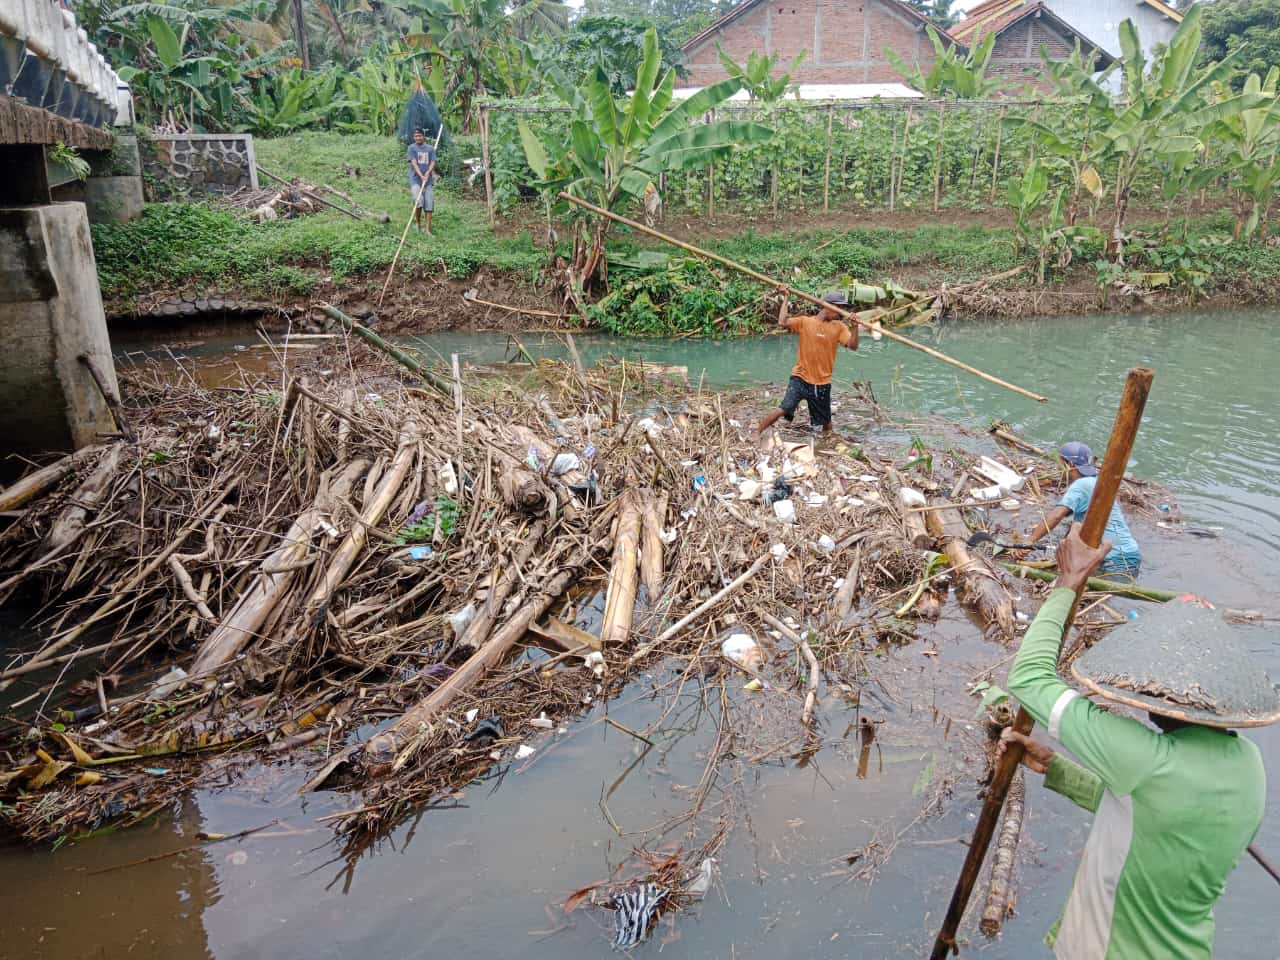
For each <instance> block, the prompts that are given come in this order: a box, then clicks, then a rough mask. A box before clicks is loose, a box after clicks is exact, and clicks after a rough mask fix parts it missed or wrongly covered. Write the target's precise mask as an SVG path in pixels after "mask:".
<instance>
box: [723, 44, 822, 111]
mask: <svg viewBox="0 0 1280 960" xmlns="http://www.w3.org/2000/svg"><path fill="white" fill-rule="evenodd" d="M716 50H718V51H719V54H720V64H721V66H723V67H724V70H725V73H727V74H728V75H729V76H730V77H736V78H737V79H739V80H741V81H742V86H743V89H745V90H746V91H747V96H749V97H750V98H751V99H752V100H759V101H761V102H763V103H772V102H774V101H776V100H781V99H782V98H783V97H785V96H786V95H787V94H788V93H790V92H791V91H792V89H794V88H793V86H792V84H791V75H792V74H793V73H795V72H796V69H797V68H798V67H799V66H800V64H802V63H804V58H805V57H807V56H808V55H809V51H808V50H801V51H800V55H799V56H797V57H796V58H795V59H794V60H792V61H791V65H790V66H788V67H787V68H786V69H785V70H783V71H782V73H780V74H778V76H776V77H775V76H774V75H773V72H774V70H776V69H777V67H778V61H779V60H780V58H781V56H782V55H781V54H780V53H772V54H768V55H766V54H762V53H760V52H759V51H758V50H752V51H751V52H750V53H749V54H747V62H746V63H738V62H737V61H736V60H734V59H733V58H732V57H731V56H729V54H727V53H725V50H724V47H722V46H721V45H720V41H719V40H717V41H716Z"/></svg>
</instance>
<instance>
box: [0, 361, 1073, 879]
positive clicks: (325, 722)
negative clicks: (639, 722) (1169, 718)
mask: <svg viewBox="0 0 1280 960" xmlns="http://www.w3.org/2000/svg"><path fill="white" fill-rule="evenodd" d="M373 339H374V340H375V341H376V337H374V338H373ZM574 355H575V356H576V354H574ZM405 363H408V364H412V365H413V366H414V367H415V369H412V370H410V369H406V367H405V366H404V364H405ZM335 370H337V371H345V372H343V373H340V374H336V373H335ZM122 382H123V390H122V392H123V393H124V399H125V409H124V411H123V415H124V416H127V418H128V421H129V423H130V424H131V429H132V431H133V433H134V435H135V440H134V442H126V441H125V440H123V439H118V440H114V441H109V442H104V443H102V444H100V445H97V446H94V447H90V448H86V449H84V450H81V451H79V452H78V453H76V454H74V455H72V456H69V457H66V458H63V459H62V460H59V461H57V462H55V463H53V464H52V465H50V466H48V467H45V468H43V469H41V470H38V471H36V472H34V473H32V474H30V475H29V476H28V477H27V478H25V479H24V480H21V481H19V482H17V483H15V484H14V485H12V486H11V487H9V488H7V489H5V490H3V491H0V513H3V514H4V515H5V516H6V517H7V518H8V520H9V523H8V526H7V527H6V528H4V529H3V530H2V531H0V556H3V558H4V560H3V568H2V569H0V605H7V606H9V607H12V608H15V609H23V610H25V611H27V612H30V611H31V610H33V609H34V610H36V611H37V612H36V613H35V614H34V615H33V616H32V617H31V619H30V623H31V624H32V627H33V633H32V637H33V639H32V642H31V643H30V644H29V645H28V646H27V648H26V649H25V650H22V651H20V652H16V653H15V652H13V651H10V656H9V657H8V660H7V662H6V663H3V664H0V688H3V689H4V690H5V691H6V692H5V693H4V694H3V696H4V698H5V702H6V703H7V705H8V707H7V710H6V716H5V718H4V721H3V722H4V723H5V727H4V728H0V735H2V736H3V741H4V749H5V751H6V753H4V754H3V757H4V759H5V761H6V762H5V766H4V768H3V769H2V770H0V797H2V798H3V799H4V802H5V803H6V805H7V806H8V808H9V809H8V810H6V813H7V816H6V817H5V818H3V821H2V822H3V824H4V827H5V828H6V829H8V830H10V831H13V832H15V833H17V834H18V835H20V836H22V837H25V838H27V839H28V840H32V841H47V840H53V839H55V838H57V837H63V836H72V835H82V834H84V833H86V832H89V831H92V830H95V829H98V828H102V827H105V826H108V825H111V826H116V825H127V824H130V823H135V822H138V821H140V820H142V819H144V818H146V817H148V816H150V815H151V814H153V813H155V812H156V811H158V810H161V809H164V808H165V807H166V806H167V805H168V804H170V803H171V802H172V801H173V800H174V799H175V798H177V797H178V796H180V795H181V794H182V793H183V792H184V791H187V790H189V789H191V787H192V786H193V785H195V784H197V783H199V782H200V781H201V779H202V778H207V777H212V776H215V775H217V773H218V772H219V770H221V769H222V768H223V767H224V766H225V764H227V763H229V762H230V755H232V754H236V753H242V752H245V751H260V752H263V753H264V754H265V755H268V756H281V755H289V756H290V757H292V758H293V759H295V760H296V761H297V762H299V763H302V764H305V765H306V766H307V768H308V773H309V780H308V783H307V785H306V789H315V788H318V787H320V786H322V785H323V786H325V787H327V788H338V789H345V790H348V791H350V792H351V793H352V795H353V801H354V802H353V803H352V805H351V806H350V808H349V809H348V810H347V811H346V812H344V813H341V814H338V815H333V816H331V817H330V818H329V819H330V820H331V821H332V822H333V823H334V824H335V826H336V827H337V829H338V830H339V831H340V832H341V833H342V834H344V835H345V836H346V837H347V838H348V841H349V843H350V844H351V847H352V849H353V850H355V849H359V848H360V847H361V846H362V845H363V844H364V843H367V842H368V841H369V840H370V839H372V838H374V837H377V836H379V835H380V834H381V833H382V832H383V831H385V830H386V829H387V828H389V827H390V826H392V825H394V824H395V823H397V822H399V821H400V820H401V819H403V818H404V817H405V816H406V815H408V814H409V813H410V812H411V811H413V810H415V809H420V808H421V807H422V806H423V805H424V804H428V803H430V802H431V801H433V800H434V799H438V798H440V797H443V796H447V794H448V793H449V791H451V790H452V789H455V788H457V787H459V786H462V785H463V784H465V783H467V782H468V781H470V780H472V779H474V778H475V777H476V776H479V775H482V774H483V773H484V772H485V771H487V770H488V769H490V768H491V767H493V766H494V765H495V764H505V763H508V762H511V761H513V760H517V759H524V758H526V757H528V756H529V755H531V754H532V753H533V752H536V751H537V750H538V749H540V745H539V744H540V740H539V738H540V737H545V736H550V734H548V733H546V730H547V728H548V727H551V726H553V725H558V724H560V723H562V722H564V721H568V720H571V719H572V718H574V717H575V716H577V715H579V714H580V713H581V712H582V711H583V710H584V709H587V708H588V706H589V705H590V704H592V703H593V702H596V701H598V700H601V699H607V698H609V697H611V696H613V695H615V694H616V693H618V692H619V691H620V690H621V689H622V687H623V686H624V685H625V684H626V683H627V682H628V681H629V680H631V679H633V678H634V677H635V676H637V675H638V673H639V672H640V671H642V670H646V669H649V668H651V667H652V666H653V665H655V664H657V663H658V662H659V661H663V662H668V663H674V664H676V669H677V677H684V678H686V679H688V678H693V679H696V681H697V682H699V683H701V682H703V681H705V679H706V677H707V676H709V675H713V674H716V673H717V672H718V673H719V674H720V675H721V676H722V677H730V678H734V681H735V682H738V683H739V684H740V685H741V684H742V683H747V684H752V683H755V684H759V686H758V687H755V688H751V687H749V688H748V689H763V690H768V691H771V692H770V695H769V697H768V698H762V699H761V700H760V701H759V702H760V703H762V704H763V703H767V704H768V705H769V706H768V707H767V709H768V710H771V711H773V713H772V714H771V715H770V716H769V717H768V718H767V722H758V723H756V727H757V728H758V729H759V730H760V731H761V737H762V738H764V739H762V741H761V743H759V744H757V745H756V747H755V748H753V749H752V750H751V751H750V752H746V753H744V752H743V751H742V750H739V751H738V752H739V754H740V756H739V757H738V762H743V759H742V758H743V757H744V756H754V757H759V758H764V757H769V756H777V755H779V751H780V750H785V749H787V748H788V745H790V744H797V743H799V744H803V743H805V742H806V741H807V740H809V739H811V738H812V737H813V731H814V730H815V729H817V728H818V727H820V726H821V724H822V723H823V718H822V716H821V713H822V711H821V709H820V708H819V707H818V702H819V693H820V688H821V686H822V684H823V682H824V680H825V681H826V682H829V683H839V684H841V685H842V688H843V687H844V686H847V687H848V688H849V689H851V690H856V689H857V688H859V687H860V685H861V684H864V683H867V682H870V681H871V680H872V679H873V678H872V675H871V670H870V669H869V667H868V666H867V661H866V659H865V658H864V656H863V654H864V652H865V651H867V650H868V649H871V648H872V647H874V646H876V645H879V644H881V643H884V642H890V641H891V642H898V643H901V642H904V641H908V640H910V639H911V637H912V636H913V634H914V631H915V629H916V625H917V624H918V623H920V622H921V621H922V620H929V619H933V618H936V617H938V616H939V614H940V613H941V611H942V609H943V606H944V604H945V603H946V597H947V594H948V591H949V589H950V588H951V587H952V586H954V588H955V593H956V595H957V597H958V599H959V601H960V603H961V604H962V605H964V607H965V608H966V609H967V610H968V611H970V613H971V616H972V617H973V619H974V620H975V621H976V623H977V624H978V625H980V626H981V627H982V629H983V630H984V632H985V633H986V634H987V636H989V637H990V638H992V639H994V640H998V641H1001V642H1008V641H1010V640H1012V639H1013V638H1014V637H1015V635H1016V632H1017V631H1018V630H1019V629H1021V627H1020V624H1019V619H1018V618H1017V617H1016V616H1015V609H1017V608H1018V607H1019V606H1020V608H1021V609H1024V610H1025V609H1028V603H1027V598H1028V597H1029V596H1032V595H1034V594H1035V593H1036V592H1037V591H1040V590H1042V589H1043V585H1042V584H1040V583H1039V581H1036V580H1022V579H1016V578H1014V577H1013V576H1012V575H1011V574H1010V572H1009V571H1008V570H1007V569H1005V568H1004V567H1002V566H1001V565H1000V564H999V563H995V562H992V561H991V560H990V559H989V558H987V557H985V556H982V555H980V554H979V552H978V551H976V550H974V549H973V548H971V547H969V546H968V545H967V544H966V538H967V536H968V526H967V524H966V520H965V516H964V514H963V513H962V510H963V509H964V508H963V504H964V503H965V502H966V497H967V496H968V494H966V493H965V491H966V490H967V489H968V488H969V487H970V486H972V485H973V484H974V483H985V482H986V481H984V480H981V479H980V478H976V474H974V475H971V474H969V473H968V470H969V467H970V465H971V464H970V461H969V460H966V459H963V458H958V455H955V454H954V453H953V452H947V453H943V452H942V451H933V452H932V454H928V455H926V454H925V451H923V450H921V449H914V450H912V451H911V452H910V453H909V454H906V453H904V452H903V451H902V450H882V451H879V452H876V451H872V450H870V449H867V448H853V447H847V446H846V445H845V444H844V443H836V444H828V445H822V444H818V443H815V442H814V440H813V438H806V437H803V436H799V437H797V436H794V435H793V436H792V437H790V438H779V439H775V440H774V442H773V444H772V445H771V446H769V447H767V448H765V449H761V448H760V447H758V446H757V445H756V444H755V443H754V442H753V441H752V439H751V437H750V435H749V432H748V430H747V428H746V424H747V422H748V420H747V418H748V417H750V416H751V415H752V412H753V411H751V409H750V408H746V409H743V404H744V403H745V401H744V400H743V398H741V397H739V398H734V397H727V396H726V395H723V394H722V395H720V396H719V397H717V396H708V395H706V394H703V393H701V392H700V391H698V390H694V389H690V388H689V387H687V386H685V385H683V384H679V385H677V384H673V383H672V382H671V381H669V380H662V379H655V377H654V371H653V370H652V369H651V368H649V367H648V366H647V365H645V364H627V363H621V362H620V363H618V364H611V365H607V366H605V367H601V368H596V369H594V370H590V371H588V370H584V369H583V368H582V367H581V366H580V365H577V364H574V365H568V364H565V365H560V364H548V363H546V362H543V363H541V364H537V365H532V366H531V367H530V373H529V374H528V375H524V376H521V377H520V379H519V386H515V385H513V383H512V382H511V381H508V380H498V379H492V378H487V377H481V376H477V375H474V374H472V373H468V375H467V377H466V382H465V383H464V378H463V376H462V372H461V371H460V369H459V368H458V366H457V364H456V360H455V365H454V367H453V369H452V370H449V369H447V368H446V369H441V368H440V367H435V368H434V369H432V370H427V369H426V368H425V367H424V366H423V365H422V364H421V363H420V362H418V361H414V360H413V359H412V358H408V357H404V356H403V355H401V364H399V365H398V364H395V363H393V362H391V361H390V360H388V358H387V356H386V355H385V353H383V352H379V351H378V350H376V349H374V348H373V347H369V346H366V345H365V344H364V343H363V342H361V341H360V340H356V339H352V340H350V341H349V342H348V341H338V342H337V343H336V344H335V345H334V346H332V347H330V348H327V350H326V352H324V353H323V354H316V353H310V354H308V355H307V357H306V362H305V365H298V364H293V363H289V364H284V363H282V364H281V369H280V373H279V378H278V379H274V380H271V381H267V380H264V379H262V377H261V376H260V375H257V374H253V375H251V374H248V373H245V374H244V375H243V378H242V382H241V385H240V386H238V387H232V388H227V387H222V388H218V389H213V390H210V389H205V388H202V387H200V386H199V385H198V384H197V383H196V381H195V380H193V379H191V378H188V377H184V378H182V379H174V378H173V377H172V375H171V374H170V375H167V376H161V375H159V374H158V373H157V372H156V371H155V370H154V369H152V368H147V367H142V368H135V369H134V370H133V371H131V372H126V373H125V374H124V376H123V377H122ZM726 399H728V401H729V403H728V406H729V409H726V404H725V400H726ZM735 414H736V416H737V417H740V418H742V419H741V420H739V419H735ZM976 459H977V458H972V460H974V461H976ZM1008 459H1009V460H1010V463H1012V464H1013V468H1014V469H1016V470H1017V471H1019V472H1020V473H1021V474H1024V475H1026V474H1028V473H1029V475H1028V476H1027V480H1028V485H1027V487H1026V488H1025V492H1024V493H1022V494H1020V496H1023V497H1024V498H1027V500H1028V502H1034V501H1035V499H1036V498H1037V496H1038V492H1037V491H1038V488H1036V487H1035V486H1034V485H1035V482H1036V480H1035V476H1036V473H1037V472H1040V473H1042V474H1043V473H1044V471H1045V469H1046V465H1045V464H1043V463H1042V462H1039V461H1037V460H1034V459H1032V458H1029V457H1020V458H1008ZM1049 472H1050V473H1051V472H1052V470H1051V469H1050V470H1049ZM1045 478H1046V479H1047V476H1046V477H1045ZM943 554H945V556H943ZM1087 614H1088V611H1086V618H1087ZM726 636H728V637H729V639H732V640H733V643H734V644H736V646H733V645H727V641H726ZM743 636H745V637H746V640H745V641H744V640H742V639H741V637H743ZM818 637H820V638H821V642H820V643H818V642H816V639H815V638H818ZM734 638H738V639H734ZM748 641H749V642H748ZM679 682H680V683H683V682H684V681H683V680H680V681H679ZM721 683H722V684H723V680H722V681H721ZM722 690H723V686H722ZM750 726H751V724H750V723H749V722H748V721H745V720H744V721H743V729H744V730H745V729H748V728H749V727H750ZM628 732H631V731H628ZM637 735H638V736H639V737H640V738H641V739H644V738H645V734H644V733H643V732H639V733H638V734H637ZM742 735H743V734H742V733H739V737H741V736H742ZM765 740H767V741H768V742H765ZM739 746H741V744H739ZM713 753H715V754H716V756H714V757H713V758H712V759H711V760H709V772H708V775H707V778H706V780H705V782H704V784H703V785H701V786H700V787H699V792H698V798H699V799H698V800H697V808H698V811H699V812H702V811H703V810H704V805H707V801H708V796H709V794H710V791H711V783H713V782H714V779H715V778H714V766H715V765H716V764H718V763H719V762H720V759H721V758H720V755H719V752H716V751H713ZM727 753H728V752H727V751H726V755H727ZM707 809H709V806H707ZM718 816H719V820H718V821H717V824H716V826H715V827H714V829H711V830H710V831H709V832H706V833H705V834H704V835H703V840H704V841H705V842H703V844H702V846H701V847H699V848H698V849H696V850H691V852H690V854H689V857H690V858H691V859H689V858H686V859H685V860H684V861H682V864H683V865H682V866H681V868H680V869H681V870H684V871H685V872H686V873H688V874H689V877H690V878H691V877H693V874H694V873H696V871H697V870H698V869H699V868H700V865H701V864H702V863H704V861H705V859H706V857H707V856H709V852H710V851H711V850H712V849H713V848H714V846H715V844H717V843H719V842H720V841H721V840H722V839H723V837H724V835H725V833H726V832H727V830H728V828H729V825H728V823H727V813H725V811H723V810H721V811H720V813H719V814H718ZM662 862H663V863H664V864H665V866H664V868H663V869H664V870H665V871H666V872H667V873H668V874H669V873H671V870H672V867H671V865H670V863H669V862H668V860H667V859H663V860H662ZM676 872H677V873H678V872H679V871H676ZM686 879H688V878H686Z"/></svg>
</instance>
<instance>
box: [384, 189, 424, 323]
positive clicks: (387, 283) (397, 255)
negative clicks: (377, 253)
mask: <svg viewBox="0 0 1280 960" xmlns="http://www.w3.org/2000/svg"><path fill="white" fill-rule="evenodd" d="M425 189H427V179H426V177H423V178H422V184H421V186H419V187H418V192H417V194H415V195H414V198H413V208H412V209H411V210H410V211H409V219H408V220H407V221H406V222H405V225H404V233H402V234H400V243H399V245H398V246H397V247H396V253H395V256H393V257H392V258H391V266H389V267H388V268H387V279H386V281H385V282H384V283H383V284H382V292H381V293H380V294H378V306H379V307H381V306H382V301H383V300H385V299H386V296H387V288H388V287H390V286H391V278H392V277H394V276H395V274H396V264H397V263H398V262H399V261H400V251H401V250H403V249H404V242H405V241H406V240H408V239H409V228H410V227H412V226H413V217H414V214H416V213H417V212H418V204H419V203H421V202H422V191H423V190H425Z"/></svg>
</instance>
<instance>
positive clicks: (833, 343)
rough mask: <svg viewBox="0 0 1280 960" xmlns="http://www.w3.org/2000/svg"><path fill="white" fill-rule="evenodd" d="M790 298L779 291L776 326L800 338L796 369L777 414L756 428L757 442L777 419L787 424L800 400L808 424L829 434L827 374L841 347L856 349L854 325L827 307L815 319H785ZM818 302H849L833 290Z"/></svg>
mask: <svg viewBox="0 0 1280 960" xmlns="http://www.w3.org/2000/svg"><path fill="white" fill-rule="evenodd" d="M790 294H791V290H790V288H788V287H783V288H782V307H781V308H780V309H779V310H778V326H780V327H782V328H783V329H784V330H790V331H791V332H792V333H794V334H796V335H797V336H799V337H800V342H799V344H798V350H797V357H796V365H795V366H794V367H793V368H792V370H791V380H790V382H789V383H788V384H787V392H786V394H785V395H784V396H783V398H782V403H780V404H778V409H777V410H773V411H770V412H769V413H767V414H765V417H764V419H763V420H761V421H760V424H759V426H757V427H756V437H757V439H758V438H759V437H761V436H763V435H764V432H765V431H766V430H768V429H769V428H770V427H771V426H773V425H774V424H775V423H777V422H778V419H779V418H780V417H786V418H787V420H788V421H790V420H791V419H792V418H794V417H795V414H796V407H798V406H800V401H801V400H804V401H805V402H806V403H807V404H808V406H809V423H810V424H812V425H813V426H815V427H821V428H822V432H823V434H824V435H826V434H829V433H831V374H832V372H833V371H834V370H835V365H836V349H837V348H839V347H841V346H844V347H848V348H849V349H850V350H857V349H858V326H857V324H854V327H853V329H852V330H850V329H849V328H848V327H847V326H845V324H844V323H842V322H841V320H840V314H838V313H836V311H835V310H833V309H832V308H831V307H823V308H822V309H821V310H820V311H818V314H817V315H816V316H805V317H790V318H788V316H787V301H788V299H789V297H790ZM822 299H823V300H825V301H826V302H827V303H829V304H831V305H832V306H834V307H844V306H848V304H849V299H848V298H847V297H846V296H845V295H844V294H843V293H842V292H840V291H839V290H833V291H832V292H831V293H828V294H826V295H824V296H823V298H822Z"/></svg>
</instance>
